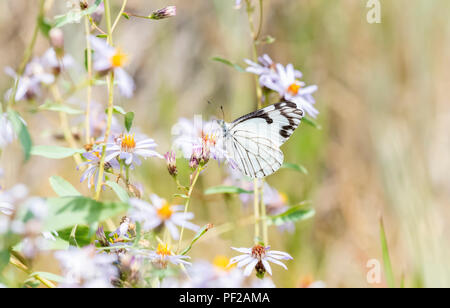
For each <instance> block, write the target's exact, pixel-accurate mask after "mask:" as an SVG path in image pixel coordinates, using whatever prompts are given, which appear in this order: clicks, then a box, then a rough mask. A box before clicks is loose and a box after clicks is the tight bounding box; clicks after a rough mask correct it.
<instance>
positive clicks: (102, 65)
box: [90, 36, 135, 97]
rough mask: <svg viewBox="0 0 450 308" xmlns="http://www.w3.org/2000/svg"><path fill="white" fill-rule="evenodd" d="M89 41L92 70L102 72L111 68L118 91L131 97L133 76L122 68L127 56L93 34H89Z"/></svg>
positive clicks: (133, 85) (133, 86)
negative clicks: (91, 50) (92, 58)
mask: <svg viewBox="0 0 450 308" xmlns="http://www.w3.org/2000/svg"><path fill="white" fill-rule="evenodd" d="M90 41H91V44H92V49H93V50H94V63H93V68H94V70H95V71H97V72H99V73H102V74H104V73H106V72H109V71H110V70H113V71H114V78H115V80H116V81H117V85H118V87H119V90H120V93H122V95H123V96H125V97H131V96H132V95H133V92H134V88H135V84H134V81H133V78H131V76H130V75H128V73H127V72H126V71H125V70H124V69H123V66H124V65H125V63H126V61H127V58H128V56H127V55H126V54H125V53H123V52H122V51H121V50H120V49H119V48H114V47H112V46H110V45H109V44H108V43H106V42H105V41H104V40H102V39H100V38H97V37H95V36H91V37H90Z"/></svg>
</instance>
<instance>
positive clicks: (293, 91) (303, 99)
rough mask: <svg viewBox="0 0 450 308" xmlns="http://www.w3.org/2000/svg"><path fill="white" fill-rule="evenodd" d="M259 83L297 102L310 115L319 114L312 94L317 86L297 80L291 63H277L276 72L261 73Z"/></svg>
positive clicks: (288, 99) (315, 115) (286, 98)
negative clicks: (284, 64)
mask: <svg viewBox="0 0 450 308" xmlns="http://www.w3.org/2000/svg"><path fill="white" fill-rule="evenodd" d="M260 83H261V84H263V85H264V86H265V87H267V88H269V89H271V90H273V91H276V92H278V93H279V94H280V96H281V97H283V98H284V99H285V100H287V101H290V102H293V103H295V104H297V106H298V107H299V108H301V109H303V110H304V111H305V112H306V113H308V114H309V115H310V116H311V117H313V118H315V117H317V115H318V114H319V111H317V109H316V108H314V104H315V100H314V97H313V96H312V94H313V93H314V92H316V91H317V89H318V87H317V86H316V85H311V86H305V85H306V84H305V83H304V82H303V81H299V80H298V77H297V76H296V72H295V69H294V66H293V65H292V64H288V65H286V67H284V66H283V65H281V64H277V65H276V73H272V74H268V75H262V76H261V78H260Z"/></svg>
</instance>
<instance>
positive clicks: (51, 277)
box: [30, 272, 64, 282]
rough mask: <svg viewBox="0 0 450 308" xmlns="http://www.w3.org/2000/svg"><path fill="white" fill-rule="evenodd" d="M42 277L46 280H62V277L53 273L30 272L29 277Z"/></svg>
mask: <svg viewBox="0 0 450 308" xmlns="http://www.w3.org/2000/svg"><path fill="white" fill-rule="evenodd" d="M36 276H39V277H42V278H45V279H47V280H51V281H54V282H62V281H64V277H61V276H59V275H56V274H53V273H49V272H34V273H31V274H30V277H36Z"/></svg>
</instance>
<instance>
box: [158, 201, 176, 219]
mask: <svg viewBox="0 0 450 308" xmlns="http://www.w3.org/2000/svg"><path fill="white" fill-rule="evenodd" d="M157 213H158V216H159V217H160V218H161V219H162V220H167V219H169V218H170V216H172V214H173V211H172V208H171V206H170V204H169V203H167V202H166V203H164V205H163V206H162V207H160V208H159V209H158V211H157Z"/></svg>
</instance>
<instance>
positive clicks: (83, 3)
mask: <svg viewBox="0 0 450 308" xmlns="http://www.w3.org/2000/svg"><path fill="white" fill-rule="evenodd" d="M88 7H89V3H88V2H87V1H86V0H80V9H81V10H85V9H87V8H88Z"/></svg>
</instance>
